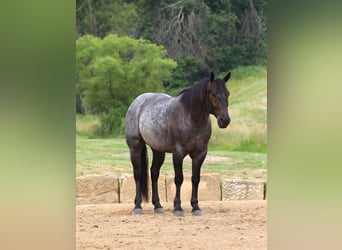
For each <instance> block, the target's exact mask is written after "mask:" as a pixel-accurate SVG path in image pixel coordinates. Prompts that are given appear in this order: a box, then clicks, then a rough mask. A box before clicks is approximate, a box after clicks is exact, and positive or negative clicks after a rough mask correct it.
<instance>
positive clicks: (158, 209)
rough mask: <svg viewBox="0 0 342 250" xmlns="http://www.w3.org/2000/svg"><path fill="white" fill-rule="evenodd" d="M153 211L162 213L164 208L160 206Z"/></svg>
mask: <svg viewBox="0 0 342 250" xmlns="http://www.w3.org/2000/svg"><path fill="white" fill-rule="evenodd" d="M154 212H155V213H156V214H162V213H164V208H162V207H158V208H155V209H154Z"/></svg>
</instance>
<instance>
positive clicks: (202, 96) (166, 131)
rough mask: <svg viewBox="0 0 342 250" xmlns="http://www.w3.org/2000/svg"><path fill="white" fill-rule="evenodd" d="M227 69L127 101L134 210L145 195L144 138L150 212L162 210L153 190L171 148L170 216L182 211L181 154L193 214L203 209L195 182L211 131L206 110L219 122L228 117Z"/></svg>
mask: <svg viewBox="0 0 342 250" xmlns="http://www.w3.org/2000/svg"><path fill="white" fill-rule="evenodd" d="M230 76H231V74H230V72H229V73H228V74H227V75H226V76H225V77H224V78H223V79H219V78H216V79H215V75H214V73H213V72H211V74H210V77H209V78H208V77H206V78H204V79H202V80H200V81H199V82H198V83H196V84H195V85H194V86H193V87H191V88H189V89H186V90H183V91H182V92H181V93H180V94H179V95H178V96H176V97H171V96H169V95H166V94H162V93H144V94H141V95H139V96H138V97H137V98H136V99H135V100H134V101H133V102H132V103H131V105H130V106H129V108H128V110H127V113H126V129H125V130H126V131H125V132H126V143H127V145H128V147H129V150H130V160H131V163H132V165H133V175H134V180H135V186H136V194H135V199H134V204H135V207H134V209H133V213H134V214H142V213H143V210H142V207H141V202H142V200H144V201H146V202H147V201H148V198H149V197H148V196H149V192H148V156H147V149H146V144H147V145H149V146H150V147H151V149H152V153H153V158H152V166H151V169H150V171H151V182H152V204H153V205H154V212H155V213H163V212H164V209H163V207H162V206H161V204H160V200H159V194H158V178H159V172H160V168H161V166H162V164H163V163H164V159H165V153H172V161H173V167H174V173H175V177H174V183H175V185H176V195H175V198H174V210H173V215H174V216H184V214H183V209H182V207H181V199H180V190H181V185H182V183H183V178H184V177H183V159H184V157H185V156H186V155H189V156H190V158H191V159H192V177H191V182H192V195H191V201H190V203H191V206H192V215H194V216H200V215H202V212H201V209H200V208H199V206H198V184H199V182H200V171H201V166H202V163H203V161H204V159H205V157H206V155H207V151H208V142H209V139H210V136H211V120H210V114H213V115H214V116H215V117H216V119H217V124H218V126H219V128H226V127H227V126H228V125H229V123H230V116H229V114H228V97H229V94H230V93H229V91H228V89H227V88H226V82H227V81H228V80H229V78H230Z"/></svg>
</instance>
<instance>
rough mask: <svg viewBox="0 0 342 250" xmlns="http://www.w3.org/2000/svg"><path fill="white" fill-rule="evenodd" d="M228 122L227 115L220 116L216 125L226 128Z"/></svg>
mask: <svg viewBox="0 0 342 250" xmlns="http://www.w3.org/2000/svg"><path fill="white" fill-rule="evenodd" d="M229 123H230V118H229V116H227V117H224V116H221V117H219V118H218V119H217V125H218V126H219V127H220V128H226V127H227V126H228V125H229Z"/></svg>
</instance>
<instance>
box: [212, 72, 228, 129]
mask: <svg viewBox="0 0 342 250" xmlns="http://www.w3.org/2000/svg"><path fill="white" fill-rule="evenodd" d="M229 78H230V72H229V73H228V74H227V75H226V76H225V77H224V78H223V79H219V78H217V79H215V75H214V73H213V72H211V74H210V78H209V81H208V84H207V107H208V109H209V113H210V114H213V115H214V116H215V117H216V119H217V124H218V126H219V127H220V128H226V127H227V126H228V125H229V123H230V117H229V114H228V97H229V91H228V89H227V87H226V82H227V81H228V80H229Z"/></svg>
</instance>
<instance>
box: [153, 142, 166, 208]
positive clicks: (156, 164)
mask: <svg viewBox="0 0 342 250" xmlns="http://www.w3.org/2000/svg"><path fill="white" fill-rule="evenodd" d="M152 151H153V160H152V167H151V180H152V203H153V205H154V211H155V212H156V213H163V212H164V209H163V207H162V206H161V205H160V201H159V194H158V178H159V172H160V167H161V166H162V164H163V163H164V159H165V153H162V152H158V151H156V150H154V149H152Z"/></svg>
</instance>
